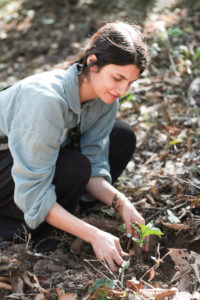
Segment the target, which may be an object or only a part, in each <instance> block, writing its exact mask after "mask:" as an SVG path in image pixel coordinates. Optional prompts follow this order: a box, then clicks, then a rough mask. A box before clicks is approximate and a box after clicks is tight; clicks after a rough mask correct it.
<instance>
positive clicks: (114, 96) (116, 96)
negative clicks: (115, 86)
mask: <svg viewBox="0 0 200 300" xmlns="http://www.w3.org/2000/svg"><path fill="white" fill-rule="evenodd" d="M109 94H110V95H111V96H112V97H113V98H118V97H119V95H114V94H112V93H110V92H109Z"/></svg>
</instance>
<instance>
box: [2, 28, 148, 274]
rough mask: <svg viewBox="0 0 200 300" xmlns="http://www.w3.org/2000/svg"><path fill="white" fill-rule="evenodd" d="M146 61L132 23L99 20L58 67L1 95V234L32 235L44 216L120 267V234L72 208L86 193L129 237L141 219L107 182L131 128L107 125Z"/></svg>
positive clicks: (123, 161) (128, 144)
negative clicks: (115, 216) (77, 52)
mask: <svg viewBox="0 0 200 300" xmlns="http://www.w3.org/2000/svg"><path fill="white" fill-rule="evenodd" d="M146 63H147V51H146V46H145V44H144V42H143V39H142V36H141V33H140V31H139V29H138V28H137V27H136V26H134V25H133V26H132V25H129V24H127V23H123V22H113V23H108V24H106V25H105V26H103V27H101V28H100V29H99V30H98V31H97V32H96V33H95V34H94V35H93V36H92V38H91V40H90V43H89V45H88V47H87V48H86V50H85V51H84V53H83V55H82V56H81V58H80V59H79V60H78V61H77V62H75V63H73V64H72V65H71V66H70V67H69V68H68V69H67V70H53V71H50V72H44V73H41V74H37V75H33V76H30V77H28V78H26V79H24V80H21V81H20V82H18V83H16V84H15V85H13V86H12V87H10V88H8V89H6V90H4V91H2V92H1V93H0V138H1V141H0V206H1V212H0V228H4V230H1V232H0V235H1V238H2V239H3V240H5V239H9V238H11V237H12V236H13V234H14V233H15V232H22V229H23V227H22V225H24V224H25V225H26V229H27V230H28V231H29V230H31V232H32V233H33V236H34V233H35V232H36V233H37V234H36V236H37V237H38V236H39V237H40V229H42V228H44V224H46V223H48V224H50V225H51V226H53V227H56V228H58V229H61V230H63V231H66V232H68V233H71V234H73V235H75V236H77V237H79V238H81V239H83V240H85V241H86V242H89V243H91V245H92V247H93V249H94V252H95V254H96V256H97V258H98V259H100V260H102V259H103V260H105V261H106V262H107V264H108V266H109V267H110V269H111V270H113V271H115V270H116V269H117V266H120V265H121V264H122V262H123V255H124V254H125V253H124V252H123V250H122V248H121V246H120V242H119V239H118V238H117V237H115V236H113V235H111V234H109V233H106V232H104V231H102V230H100V229H98V228H96V227H94V226H91V225H89V224H87V223H85V222H83V221H82V220H80V219H78V218H77V217H75V216H74V215H73V214H72V213H73V211H74V209H75V207H76V206H77V204H78V202H79V200H80V198H81V195H82V194H83V191H84V190H86V191H87V192H89V193H90V194H91V195H92V196H94V197H95V198H97V199H99V200H100V201H102V202H103V203H106V204H107V205H109V206H113V207H114V208H115V209H116V210H118V211H119V212H120V214H121V217H122V219H123V221H124V223H125V224H126V232H127V235H128V236H129V237H130V236H131V235H132V229H131V225H130V224H131V223H136V222H138V223H142V224H144V223H145V222H144V219H143V218H142V216H141V215H140V214H139V213H138V211H137V210H136V209H135V208H134V207H133V205H132V204H131V203H130V202H129V200H128V199H127V198H126V196H125V195H123V194H122V193H121V192H119V191H118V190H116V188H114V187H113V185H112V183H113V182H115V181H116V179H117V178H118V176H119V175H120V174H121V172H122V171H123V170H124V168H125V166H126V165H127V163H128V161H129V160H130V158H131V156H132V154H133V152H134V150H135V143H136V139H135V136H134V134H133V131H132V130H131V128H130V127H129V126H128V125H127V124H125V123H122V122H119V121H116V122H115V117H116V112H117V107H118V101H117V98H118V97H120V96H122V95H124V94H125V93H126V92H127V91H128V90H129V87H130V85H131V83H132V82H134V81H135V80H137V79H138V77H139V75H140V74H141V72H142V71H143V70H144V68H145V66H146ZM7 138H8V140H7ZM2 226H3V227H2ZM102 241H103V243H102Z"/></svg>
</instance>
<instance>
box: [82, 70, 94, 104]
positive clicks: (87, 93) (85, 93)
mask: <svg viewBox="0 0 200 300" xmlns="http://www.w3.org/2000/svg"><path fill="white" fill-rule="evenodd" d="M78 86H79V98H80V102H81V103H82V102H85V101H89V100H92V99H94V98H96V95H95V92H94V90H93V89H92V87H91V84H90V82H89V80H88V79H87V78H82V76H81V75H78Z"/></svg>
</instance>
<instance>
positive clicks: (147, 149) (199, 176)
mask: <svg viewBox="0 0 200 300" xmlns="http://www.w3.org/2000/svg"><path fill="white" fill-rule="evenodd" d="M11 2H12V3H10V5H11V6H9V7H7V6H3V5H4V4H6V5H7V1H6V0H5V1H1V2H0V5H1V8H2V7H3V8H5V9H8V12H7V13H5V10H2V11H1V15H0V22H1V25H2V26H1V30H0V38H1V40H2V42H1V44H2V48H1V50H0V51H1V62H0V69H1V75H0V80H1V82H0V88H4V87H5V86H7V85H10V84H12V83H14V82H15V81H17V80H19V79H21V78H23V77H25V76H27V75H29V74H30V73H31V74H32V73H35V72H39V71H45V70H48V69H50V68H51V67H52V66H53V65H54V64H57V63H59V62H61V61H62V60H63V59H64V58H66V57H70V56H72V55H73V54H75V53H76V52H77V49H79V48H80V47H81V46H82V45H84V38H85V36H86V35H87V34H88V33H90V31H93V28H95V29H96V28H97V27H99V25H101V22H100V21H98V19H101V18H98V17H97V16H98V13H99V12H100V11H102V9H103V10H104V9H105V7H106V6H105V5H106V4H105V3H106V1H102V2H101V3H99V4H98V7H97V8H98V9H99V12H98V9H97V10H94V7H93V6H92V5H93V3H92V1H91V2H90V1H83V3H82V4H81V3H79V1H69V2H68V4H66V2H65V3H64V1H63V3H64V6H63V7H64V8H65V10H62V11H61V10H59V9H58V8H55V5H54V4H53V2H52V1H49V6H48V8H45V7H44V5H42V3H41V1H40V0H37V1H34V3H33V4H32V5H30V4H29V3H28V1H25V4H26V5H24V8H23V9H24V10H21V11H20V10H18V9H19V6H20V3H21V2H23V1H19V2H18V3H17V2H16V1H11ZM133 2H134V3H133V5H135V6H134V9H132V11H135V10H137V9H136V8H137V5H138V7H139V4H138V2H137V1H133ZM175 2H176V1H175ZM2 3H4V4H2ZM120 3H121V2H120V1H116V4H112V3H110V4H109V5H108V6H107V8H110V9H112V10H113V11H114V12H115V15H114V17H115V18H116V16H117V14H120V11H121V6H120V5H121V4H120ZM159 3H160V4H159ZM161 3H162V1H158V3H157V4H155V5H154V9H153V10H152V9H150V8H149V7H148V11H147V13H146V18H144V16H143V21H141V23H142V22H143V26H144V33H145V35H146V37H147V39H148V41H149V44H150V45H151V46H150V49H151V63H150V65H149V68H148V71H146V72H145V74H144V75H143V76H142V77H141V78H140V79H139V80H138V81H137V82H135V83H134V85H133V88H132V90H131V92H130V93H129V94H127V95H126V96H125V97H123V98H122V99H121V100H120V109H119V112H118V118H119V119H124V120H127V121H128V122H129V124H130V125H131V126H132V128H133V130H134V132H135V133H136V136H137V150H136V153H135V155H134V157H133V159H132V160H131V161H130V163H129V164H128V166H127V168H126V170H125V171H124V173H123V174H122V175H121V177H120V179H119V180H118V182H117V184H116V186H117V188H118V189H119V190H121V191H123V192H124V193H125V194H126V195H127V196H128V198H129V199H130V201H131V202H132V203H133V205H135V207H136V208H137V209H138V210H139V211H140V212H141V213H142V215H143V216H144V217H145V219H146V222H147V223H149V222H151V221H153V222H154V224H155V226H156V227H158V228H160V229H161V230H162V232H164V235H163V237H162V238H161V239H159V238H158V237H156V236H152V237H151V238H150V245H149V252H148V253H143V252H142V253H141V255H140V256H139V257H138V256H137V251H138V250H137V247H136V244H135V243H134V241H132V240H131V239H130V240H127V237H125V235H124V233H123V232H124V231H123V226H122V225H123V224H122V223H121V220H120V218H119V216H118V215H117V214H116V213H115V212H114V211H112V210H110V209H108V208H107V207H104V206H103V205H101V204H99V203H98V204H97V203H94V204H93V205H91V206H88V207H86V208H84V213H83V212H81V209H80V210H77V215H79V217H81V218H83V219H84V220H85V221H87V222H88V223H91V224H93V225H96V226H98V227H99V228H101V229H103V230H106V231H108V232H111V233H113V234H115V235H118V236H119V237H120V240H121V244H122V246H123V249H124V250H125V251H128V253H129V265H128V267H127V268H125V267H124V268H122V270H121V273H119V274H118V275H116V274H112V273H111V272H110V271H109V270H108V268H107V266H106V264H105V263H102V262H98V261H97V260H96V259H95V257H94V254H93V252H92V249H91V247H90V245H88V244H86V243H84V242H83V241H81V240H79V239H76V238H75V237H72V236H70V235H68V234H60V235H58V236H57V238H58V239H59V245H58V247H57V249H56V250H55V251H52V252H49V253H47V254H45V255H44V254H42V253H37V252H35V251H34V250H33V249H32V248H31V243H27V241H28V240H29V239H28V238H27V239H26V240H24V241H22V243H21V244H18V243H17V242H14V243H1V245H0V249H1V251H0V296H1V299H24V300H28V299H29V300H31V299H35V300H43V299H50V300H51V299H59V300H61V299H62V300H64V299H68V300H69V299H81V298H82V299H136V300H140V299H174V300H178V299H181V300H184V299H200V275H199V272H200V152H199V149H200V129H199V128H200V117H199V116H200V108H199V105H200V102H199V101H200V100H199V90H200V84H199V82H200V81H199V78H200V71H199V63H200V54H199V53H200V52H199V39H200V36H199V27H200V23H199V20H200V18H199V17H200V16H199V10H198V1H197V4H194V7H193V8H192V9H191V8H188V7H187V6H181V5H180V6H178V5H175V6H171V7H170V6H169V7H168V8H166V5H163V4H161ZM170 3H172V1H169V5H170ZM67 5H68V6H67ZM81 5H82V6H81ZM130 5H131V4H130V3H128V1H125V3H123V7H124V8H125V15H126V14H127V16H128V13H129V12H130V11H131V9H130V7H129V6H130ZM159 5H160V6H159ZM195 5H197V7H196V6H195ZM126 8H128V9H127V11H126ZM139 8H140V7H139ZM139 8H138V9H139ZM45 9H46V11H45ZM88 9H89V10H93V12H94V14H90V16H87V17H86V19H85V20H83V16H84V13H85V12H86V11H87V10H88ZM64 11H65V13H68V21H65V20H66V17H65V18H64V17H63V14H64ZM81 11H82V13H83V12H84V13H83V14H81V16H80V12H81ZM70 13H71V15H70ZM108 14H110V12H109V9H108ZM82 15H83V16H82ZM77 16H79V17H80V19H79V17H78V18H77ZM131 17H133V16H131ZM108 18H109V16H108V15H105V20H108ZM111 18H112V15H111ZM58 20H63V21H60V22H58ZM102 21H103V20H102ZM78 22H79V23H78ZM81 22H82V23H81ZM84 22H85V23H84ZM39 24H40V39H38V38H37V35H39V34H38V31H36V30H35V29H34V28H36V27H37V26H39ZM55 24H57V25H56V28H54V29H53V30H52V31H51V34H50V35H49V36H48V34H47V32H48V30H49V29H50V28H53V27H51V26H52V25H55ZM84 24H85V25H84ZM84 26H85V27H84ZM80 28H81V30H80ZM62 31H63V32H62ZM64 32H65V33H66V32H67V33H68V35H66V34H65V36H64ZM72 32H73V34H71V33H72ZM52 37H54V43H53V44H52V43H51V40H52ZM77 40H79V41H80V43H77ZM75 41H76V42H75ZM67 44H71V45H72V50H71V52H70V50H69V49H70V47H68V49H66V45H67ZM11 45H12V46H11ZM19 45H20V47H19ZM49 45H51V46H50V47H49ZM25 49H29V50H30V51H29V53H27V52H26V51H25ZM58 53H59V55H58ZM58 56H59V57H60V61H58V59H57V58H58ZM13 61H14V63H13ZM120 226H121V227H120ZM118 228H121V230H119V229H118ZM18 241H19V240H18ZM136 256H137V259H136ZM125 265H126V266H127V264H125Z"/></svg>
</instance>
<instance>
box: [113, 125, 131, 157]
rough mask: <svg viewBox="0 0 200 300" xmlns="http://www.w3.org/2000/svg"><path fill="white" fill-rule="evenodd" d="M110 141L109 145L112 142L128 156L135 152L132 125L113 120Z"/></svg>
mask: <svg viewBox="0 0 200 300" xmlns="http://www.w3.org/2000/svg"><path fill="white" fill-rule="evenodd" d="M110 142H111V147H112V144H113V145H114V148H115V149H116V147H117V149H118V150H120V149H121V151H122V152H126V154H129V155H130V156H131V155H132V154H133V153H134V152H135V148H136V136H135V133H134V131H133V129H132V127H131V126H130V125H129V124H128V123H126V122H123V121H119V120H117V121H115V124H114V127H113V130H112V132H111V135H110ZM121 151H120V152H121Z"/></svg>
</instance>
